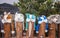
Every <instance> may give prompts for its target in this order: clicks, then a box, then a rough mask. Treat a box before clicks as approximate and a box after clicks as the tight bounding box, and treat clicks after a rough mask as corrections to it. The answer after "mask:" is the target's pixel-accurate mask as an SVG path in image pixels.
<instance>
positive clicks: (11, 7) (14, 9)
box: [0, 3, 19, 14]
mask: <svg viewBox="0 0 60 38" xmlns="http://www.w3.org/2000/svg"><path fill="white" fill-rule="evenodd" d="M4 11H7V12H11V13H13V14H14V13H16V12H17V11H19V9H18V7H17V6H14V5H11V4H7V3H3V4H0V14H2V13H3V12H4Z"/></svg>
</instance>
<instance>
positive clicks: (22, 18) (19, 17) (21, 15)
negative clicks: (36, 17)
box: [15, 13, 24, 22]
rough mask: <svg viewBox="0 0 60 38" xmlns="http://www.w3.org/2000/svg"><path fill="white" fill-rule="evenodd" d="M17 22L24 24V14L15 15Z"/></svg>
mask: <svg viewBox="0 0 60 38" xmlns="http://www.w3.org/2000/svg"><path fill="white" fill-rule="evenodd" d="M15 21H18V22H24V16H23V14H20V13H16V14H15Z"/></svg>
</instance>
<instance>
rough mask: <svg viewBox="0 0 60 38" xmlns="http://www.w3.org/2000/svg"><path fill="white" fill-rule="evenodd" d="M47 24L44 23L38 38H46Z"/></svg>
mask: <svg viewBox="0 0 60 38" xmlns="http://www.w3.org/2000/svg"><path fill="white" fill-rule="evenodd" d="M45 26H46V25H45V22H42V23H41V25H40V29H39V35H38V38H45Z"/></svg>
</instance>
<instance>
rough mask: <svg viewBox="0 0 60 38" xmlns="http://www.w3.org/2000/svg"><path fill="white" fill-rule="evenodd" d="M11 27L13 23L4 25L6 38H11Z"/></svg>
mask: <svg viewBox="0 0 60 38" xmlns="http://www.w3.org/2000/svg"><path fill="white" fill-rule="evenodd" d="M10 25H11V23H4V32H5V33H4V38H10V35H11V34H10V31H11V29H10Z"/></svg>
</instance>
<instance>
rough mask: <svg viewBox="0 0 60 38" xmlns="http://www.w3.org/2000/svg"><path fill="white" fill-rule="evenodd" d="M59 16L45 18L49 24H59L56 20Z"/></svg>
mask: <svg viewBox="0 0 60 38" xmlns="http://www.w3.org/2000/svg"><path fill="white" fill-rule="evenodd" d="M59 17H60V15H59V14H56V15H50V16H49V17H47V19H48V22H49V23H52V22H54V23H59V21H58V19H59Z"/></svg>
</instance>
